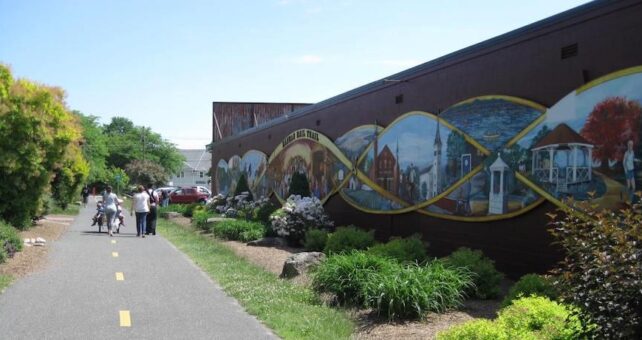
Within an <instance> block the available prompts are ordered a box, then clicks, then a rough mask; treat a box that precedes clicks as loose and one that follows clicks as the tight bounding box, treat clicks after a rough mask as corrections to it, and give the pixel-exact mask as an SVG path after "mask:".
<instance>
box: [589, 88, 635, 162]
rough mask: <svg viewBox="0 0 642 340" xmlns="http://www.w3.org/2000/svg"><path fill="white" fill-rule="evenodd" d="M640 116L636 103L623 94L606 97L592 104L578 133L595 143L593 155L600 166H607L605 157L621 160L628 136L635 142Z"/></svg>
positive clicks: (607, 159)
mask: <svg viewBox="0 0 642 340" xmlns="http://www.w3.org/2000/svg"><path fill="white" fill-rule="evenodd" d="M641 117H642V107H640V103H638V102H637V101H635V100H628V99H626V98H625V97H609V98H606V99H604V100H603V101H601V102H599V103H598V104H596V105H595V107H594V108H593V111H591V113H590V114H589V115H588V118H587V120H586V124H584V127H582V130H581V131H580V134H581V135H582V137H584V138H586V140H588V141H589V142H591V143H592V144H593V145H595V149H594V150H593V159H594V160H599V161H600V162H601V168H602V169H606V168H608V166H609V164H608V163H609V162H608V161H609V160H611V161H614V160H618V161H621V160H622V156H623V155H624V151H625V150H626V142H627V141H628V140H632V141H633V143H634V144H635V145H636V146H637V145H638V144H639V142H640V119H641Z"/></svg>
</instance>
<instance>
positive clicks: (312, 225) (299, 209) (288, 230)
mask: <svg viewBox="0 0 642 340" xmlns="http://www.w3.org/2000/svg"><path fill="white" fill-rule="evenodd" d="M270 220H271V222H272V229H273V230H274V231H275V232H276V233H277V235H279V236H281V237H285V238H286V239H288V241H290V243H291V244H292V245H300V244H301V241H303V238H304V236H305V232H306V231H308V230H309V229H329V228H331V227H332V225H333V224H334V223H333V222H332V221H330V218H329V217H328V215H326V213H325V210H323V205H321V201H319V199H318V198H316V197H301V196H299V195H292V196H290V197H289V198H288V199H287V201H286V202H285V204H284V205H283V207H282V208H281V209H279V210H277V211H276V212H274V213H273V214H272V215H271V216H270Z"/></svg>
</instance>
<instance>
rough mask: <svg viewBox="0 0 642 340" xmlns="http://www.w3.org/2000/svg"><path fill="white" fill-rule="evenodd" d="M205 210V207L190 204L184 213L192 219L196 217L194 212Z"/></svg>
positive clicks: (198, 204)
mask: <svg viewBox="0 0 642 340" xmlns="http://www.w3.org/2000/svg"><path fill="white" fill-rule="evenodd" d="M198 209H203V205H202V204H200V203H190V204H188V205H186V206H185V211H183V216H185V217H192V216H194V210H198Z"/></svg>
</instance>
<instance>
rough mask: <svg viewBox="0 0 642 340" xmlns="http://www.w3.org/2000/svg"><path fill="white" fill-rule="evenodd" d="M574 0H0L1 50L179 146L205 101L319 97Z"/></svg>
mask: <svg viewBox="0 0 642 340" xmlns="http://www.w3.org/2000/svg"><path fill="white" fill-rule="evenodd" d="M585 2H586V1H580V0H577V1H575V0H567V1H562V0H542V1H532V2H515V1H510V0H503V1H499V0H486V1H473V0H470V1H448V2H446V1H436V0H399V1H383V0H370V1H367V0H362V1H357V0H354V1H342V0H335V1H330V0H316V1H315V0H257V1H213V0H212V1H204V0H203V1H193V0H185V1H166V0H154V1H148V0H145V1H142V0H129V1H121V0H111V1H81V0H73V1H72V0H68V1H61V0H40V1H35V0H0V62H1V63H4V64H8V65H9V66H10V67H11V68H12V70H13V73H14V76H17V77H24V78H29V79H31V80H35V81H38V82H41V83H44V84H48V85H56V86H61V87H63V88H64V89H65V90H66V91H67V95H68V96H67V104H68V106H69V107H70V108H71V109H76V110H80V111H82V112H83V113H85V114H91V115H95V116H98V117H100V118H101V121H102V122H108V121H109V120H110V119H111V117H113V116H124V117H128V118H129V119H131V120H132V121H133V122H134V123H135V124H136V125H144V126H148V127H151V128H152V130H154V131H156V132H159V133H161V134H162V135H163V137H165V138H166V139H169V140H170V141H172V142H174V143H176V144H177V145H178V146H179V147H183V148H198V147H204V145H205V144H206V143H208V142H209V141H211V133H212V128H211V126H212V118H211V111H212V110H211V107H212V101H261V102H311V103H313V102H318V101H321V100H323V99H327V98H329V97H332V96H335V95H338V94H340V93H342V92H345V91H348V90H351V89H353V88H355V87H358V86H360V85H363V84H366V83H369V82H371V81H375V80H378V79H381V78H384V77H386V76H388V75H390V74H393V73H396V72H399V71H402V70H404V69H407V68H409V67H412V66H415V65H418V64H420V63H423V62H426V61H429V60H432V59H434V58H437V57H440V56H442V55H444V54H447V53H450V52H453V51H456V50H458V49H461V48H464V47H467V46H469V45H471V44H474V43H477V42H480V41H483V40H486V39H489V38H492V37H494V36H497V35H499V34H502V33H505V32H508V31H510V30H513V29H516V28H519V27H521V26H524V25H527V24H529V23H532V22H535V21H537V20H540V19H543V18H546V17H548V16H551V15H553V14H556V13H559V12H562V11H564V10H567V9H570V8H573V7H575V6H577V5H580V4H582V3H585Z"/></svg>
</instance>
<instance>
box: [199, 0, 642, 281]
mask: <svg viewBox="0 0 642 340" xmlns="http://www.w3.org/2000/svg"><path fill="white" fill-rule="evenodd" d="M639 18H642V1H639V0H636V1H633V0H621V1H594V2H591V3H588V4H585V5H582V6H580V7H577V8H575V9H572V10H570V11H567V12H563V13H560V14H558V15H555V16H553V17H550V18H547V19H544V20H542V21H539V22H536V23H533V24H530V25H528V26H525V27H523V28H520V29H517V30H515V31H512V32H509V33H506V34H504V35H501V36H498V37H496V38H493V39H490V40H488V41H484V42H481V43H479V44H476V45H473V46H471V47H468V48H465V49H463V50H460V51H457V52H454V53H451V54H449V55H446V56H443V57H441V58H438V59H436V60H433V61H429V62H427V63H425V64H422V65H419V66H416V67H413V68H411V69H408V70H406V71H403V72H400V73H398V74H394V75H391V76H389V77H386V78H384V79H381V80H378V81H374V82H372V83H370V84H366V85H364V86H362V87H359V88H356V89H354V90H351V91H348V92H346V93H343V94H339V95H337V96H336V97H333V98H330V99H327V100H324V101H322V102H320V103H317V104H314V105H310V106H305V107H301V108H298V109H296V110H294V111H292V112H291V113H288V115H287V117H285V116H284V117H281V118H279V119H276V120H273V121H270V122H266V123H265V124H263V125H261V126H259V127H252V128H251V129H249V130H245V131H241V132H238V133H237V134H236V135H231V136H225V135H223V138H219V137H220V136H218V137H217V136H216V130H215V135H214V136H213V140H214V143H213V144H212V164H213V167H214V168H217V178H216V180H213V189H214V191H226V190H227V191H229V188H231V187H233V186H234V183H235V180H236V179H237V177H238V176H239V175H240V174H241V172H242V171H243V170H240V169H237V167H236V166H235V164H237V163H243V164H245V163H244V162H255V163H256V164H257V165H256V166H253V167H252V169H258V168H257V167H258V166H261V167H262V168H261V169H266V170H265V172H264V175H262V176H260V175H259V174H256V179H255V180H254V184H253V185H254V186H253V190H257V192H259V191H260V192H261V193H262V194H264V195H270V194H272V195H273V197H274V198H275V199H279V200H282V199H284V195H285V194H286V193H287V189H288V182H287V179H288V178H289V176H291V174H292V172H293V171H299V172H303V173H306V176H307V177H308V179H313V181H312V182H314V183H315V184H311V186H315V188H316V190H315V192H314V194H315V195H316V196H317V197H319V198H320V199H321V200H322V201H323V202H324V204H325V208H326V210H327V211H328V212H329V214H330V215H331V217H332V218H333V219H334V220H335V222H336V224H337V225H345V224H355V225H358V226H360V227H362V228H366V229H374V230H375V236H376V237H377V238H378V239H381V240H385V239H387V238H389V237H391V236H408V235H412V234H414V233H420V234H422V235H424V240H425V241H427V242H429V243H430V249H429V251H430V253H431V254H433V255H435V256H444V255H447V254H449V253H450V252H451V251H453V250H454V249H456V248H457V247H460V246H468V247H472V248H477V249H481V250H482V251H484V253H485V254H487V255H488V256H490V257H491V258H493V259H494V260H495V261H496V263H497V266H498V267H499V268H500V270H502V271H504V272H507V273H509V274H511V275H512V276H517V275H520V274H523V273H526V272H533V271H539V272H543V271H545V270H547V269H548V268H550V266H551V265H552V264H553V263H555V262H556V261H557V260H558V259H559V258H560V254H559V253H558V250H557V249H556V248H554V247H552V246H551V241H552V238H551V236H550V234H549V232H548V231H547V224H548V222H549V218H548V217H547V216H546V213H548V212H553V211H555V210H556V209H557V208H558V207H559V206H562V205H563V204H564V199H566V198H571V197H572V198H574V199H578V200H585V199H587V197H588V193H589V192H591V193H594V194H595V195H596V197H595V202H596V203H597V204H598V205H599V206H600V207H604V208H607V209H617V208H619V207H621V206H622V205H623V204H625V203H626V202H630V201H631V200H632V199H634V198H633V196H632V192H633V191H635V190H637V189H640V188H642V34H640V32H642V20H640V19H639ZM389 80H395V81H394V82H391V81H389ZM462 80H465V81H462ZM373 122H376V124H372V123H373ZM253 164H254V163H253ZM219 188H220V190H219ZM259 196H260V195H259Z"/></svg>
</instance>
